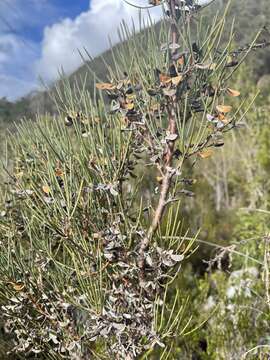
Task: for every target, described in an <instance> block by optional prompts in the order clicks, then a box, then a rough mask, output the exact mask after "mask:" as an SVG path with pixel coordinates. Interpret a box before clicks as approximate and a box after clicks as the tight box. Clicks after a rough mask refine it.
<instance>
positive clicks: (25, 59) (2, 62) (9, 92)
mask: <svg viewBox="0 0 270 360" xmlns="http://www.w3.org/2000/svg"><path fill="white" fill-rule="evenodd" d="M28 45H29V47H26V46H25V43H24V42H23V39H21V38H20V37H19V36H17V35H14V34H3V35H1V36H0V98H1V97H7V98H8V99H10V100H15V99H17V98H18V97H20V96H23V95H25V94H26V93H27V92H29V91H31V90H33V89H34V88H36V87H37V86H35V74H34V72H33V69H32V64H33V62H34V61H35V59H36V55H35V51H34V50H35V46H36V45H35V44H34V43H29V44H28Z"/></svg>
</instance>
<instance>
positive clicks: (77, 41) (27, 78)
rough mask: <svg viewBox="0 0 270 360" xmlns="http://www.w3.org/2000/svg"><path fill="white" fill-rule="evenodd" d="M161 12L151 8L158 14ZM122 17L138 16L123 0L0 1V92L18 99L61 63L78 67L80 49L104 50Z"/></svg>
mask: <svg viewBox="0 0 270 360" xmlns="http://www.w3.org/2000/svg"><path fill="white" fill-rule="evenodd" d="M134 3H137V4H142V5H145V4H147V0H135V1H134ZM160 14H161V10H160V9H153V10H152V16H153V18H154V19H158V18H159V17H160ZM123 18H124V19H125V20H126V21H127V22H129V21H131V18H133V19H134V20H135V22H136V19H138V13H137V10H136V9H135V8H132V7H130V6H128V5H127V4H125V3H124V2H123V0H91V1H89V0H0V97H7V98H8V99H10V100H15V99H17V98H19V97H21V96H24V95H25V94H27V93H29V92H31V91H34V90H37V89H39V88H40V87H39V86H40V85H39V84H40V83H39V81H38V79H39V77H41V78H42V79H43V80H44V81H45V82H47V83H50V82H52V81H54V80H55V79H56V78H57V76H58V71H59V69H60V68H61V67H63V69H64V70H65V71H66V72H67V73H70V72H72V71H74V70H76V69H77V68H78V67H79V66H80V64H81V59H80V56H79V54H78V49H83V48H84V47H86V48H87V49H88V51H89V52H90V53H91V55H92V56H96V55H98V54H100V53H101V52H103V51H104V50H106V49H107V48H108V44H109V42H108V36H110V37H111V39H112V41H113V42H114V43H116V42H117V40H118V39H117V31H116V30H117V27H118V26H119V23H120V22H121V20H122V19H123Z"/></svg>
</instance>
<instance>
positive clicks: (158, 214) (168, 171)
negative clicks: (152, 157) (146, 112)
mask: <svg viewBox="0 0 270 360" xmlns="http://www.w3.org/2000/svg"><path fill="white" fill-rule="evenodd" d="M169 6H170V14H171V21H172V24H171V41H172V43H173V44H175V43H177V40H178V35H177V27H176V14H175V0H169ZM175 101H176V99H175V97H174V98H173V99H172V100H170V102H169V103H168V106H167V113H168V132H169V133H170V134H172V135H173V134H177V125H176V103H175ZM174 147H175V140H174V141H169V142H168V143H167V144H166V148H165V151H164V168H165V173H164V176H163V179H162V185H161V191H160V197H159V201H158V205H157V208H156V210H155V213H154V216H153V220H152V223H151V225H150V227H149V229H148V232H147V234H146V236H145V237H144V239H143V240H142V242H141V244H140V249H139V262H138V265H139V268H140V270H141V280H143V279H144V267H145V252H146V251H147V250H148V248H149V245H150V241H151V239H152V236H153V235H154V234H155V232H156V230H157V229H158V226H159V225H160V223H161V220H162V217H163V214H164V211H165V208H166V205H167V200H168V194H169V190H170V187H171V180H172V177H173V175H174V174H175V170H174V169H173V168H172V167H171V166H172V162H173V153H174Z"/></svg>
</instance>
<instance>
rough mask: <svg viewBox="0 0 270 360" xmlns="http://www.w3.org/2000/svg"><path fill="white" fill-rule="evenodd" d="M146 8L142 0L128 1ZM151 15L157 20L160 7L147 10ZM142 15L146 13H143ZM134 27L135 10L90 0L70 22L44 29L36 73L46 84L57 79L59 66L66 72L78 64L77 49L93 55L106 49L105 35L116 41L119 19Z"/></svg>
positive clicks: (116, 0) (117, 0)
mask: <svg viewBox="0 0 270 360" xmlns="http://www.w3.org/2000/svg"><path fill="white" fill-rule="evenodd" d="M130 2H133V3H136V4H139V5H146V4H147V3H148V2H147V1H146V0H133V1H132V0H130ZM150 13H151V16H152V18H153V19H154V20H157V19H158V18H160V16H161V9H160V7H157V8H154V9H151V11H150ZM145 14H146V16H148V15H147V13H146V12H145ZM123 19H124V20H125V21H126V22H127V23H129V24H130V23H131V21H132V19H133V20H134V22H135V24H136V25H138V19H139V17H138V9H135V8H134V7H132V6H130V5H128V4H126V3H125V2H124V1H123V0H92V1H91V2H90V8H89V10H88V11H86V12H83V13H81V14H80V15H79V16H78V17H76V18H75V19H74V20H71V19H68V18H67V19H64V20H62V21H61V22H59V23H56V24H54V25H53V26H51V27H46V28H45V31H44V39H43V42H42V51H41V54H42V55H41V58H40V59H39V60H38V61H37V63H36V71H37V73H38V74H39V75H41V77H43V78H44V79H45V80H47V81H51V80H54V79H56V78H57V76H58V71H59V69H60V68H61V67H63V69H64V71H65V72H67V73H70V72H72V71H74V70H75V69H76V68H78V66H79V65H80V64H81V58H80V56H79V53H78V49H79V50H82V49H83V48H84V47H85V48H86V49H87V50H88V51H89V53H90V54H91V56H93V57H94V56H96V55H98V54H100V53H102V52H103V51H105V50H106V49H108V47H109V41H108V36H110V38H111V40H112V42H113V43H116V42H117V41H118V35H117V28H118V26H119V25H120V23H121V21H122V20H123Z"/></svg>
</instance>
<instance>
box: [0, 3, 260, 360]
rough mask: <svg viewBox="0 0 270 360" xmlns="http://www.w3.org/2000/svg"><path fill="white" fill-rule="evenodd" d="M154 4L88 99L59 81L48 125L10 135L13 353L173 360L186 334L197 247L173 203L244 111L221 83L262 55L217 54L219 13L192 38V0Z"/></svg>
mask: <svg viewBox="0 0 270 360" xmlns="http://www.w3.org/2000/svg"><path fill="white" fill-rule="evenodd" d="M161 3H163V4H164V5H166V6H167V7H166V12H165V14H164V15H165V18H164V20H163V21H162V24H161V26H160V29H159V31H158V32H156V31H155V30H154V29H153V27H147V26H145V25H144V21H143V20H142V24H141V30H143V31H141V32H140V33H139V34H135V31H131V30H130V29H128V27H127V26H126V25H125V24H123V25H122V29H121V31H120V37H121V40H122V44H121V46H120V47H119V48H118V49H119V50H118V51H117V52H113V59H114V64H113V66H108V73H109V76H108V82H100V81H99V79H96V80H97V81H96V85H95V92H94V98H92V97H91V96H90V94H89V93H88V92H87V91H86V90H85V84H82V86H81V87H79V86H78V88H77V89H76V91H73V89H72V88H71V87H70V86H69V84H68V83H65V84H64V87H63V90H62V91H58V101H57V107H58V109H59V118H57V119H56V118H55V119H52V118H50V117H43V118H42V119H38V121H37V122H34V123H31V126H29V123H27V124H26V125H25V124H22V126H21V127H20V129H19V130H20V131H19V135H18V136H17V135H16V136H13V137H12V138H11V144H12V148H13V152H14V154H13V159H14V160H13V167H12V170H8V172H9V184H8V186H7V188H6V190H5V192H4V194H3V205H2V209H1V217H0V227H1V234H0V239H1V254H0V262H1V263H0V268H1V283H0V289H1V290H0V294H1V297H0V299H1V305H2V318H3V321H4V326H5V330H6V331H7V332H8V333H10V334H12V336H13V341H14V346H13V348H12V349H11V351H12V352H13V353H14V352H15V353H17V354H22V356H24V357H26V356H34V355H35V354H38V355H36V356H38V358H40V359H42V358H45V359H49V358H52V359H61V358H68V359H88V358H89V357H93V358H97V359H108V358H109V357H111V358H113V359H135V358H138V357H140V356H142V358H144V359H151V358H153V359H155V358H159V359H169V358H172V359H173V358H175V344H176V343H177V342H178V341H179V339H181V337H183V336H184V335H186V334H187V333H190V332H192V331H195V330H196V329H194V328H191V327H190V319H186V318H185V317H184V313H185V309H186V307H187V300H188V299H187V296H186V294H183V293H182V292H181V288H179V287H177V286H176V281H175V280H176V279H179V278H181V271H180V270H181V265H182V263H183V262H184V261H186V260H187V258H188V256H189V255H190V252H191V250H192V247H193V243H194V240H195V239H191V240H188V237H187V234H184V233H183V232H182V231H181V226H182V225H181V222H180V220H179V216H178V214H179V210H180V200H181V198H182V197H183V196H187V197H192V196H193V192H192V186H193V184H194V179H193V178H192V177H190V173H191V171H190V170H191V169H192V168H193V167H194V166H195V165H196V163H197V162H198V161H201V160H202V161H204V159H206V158H208V157H210V156H211V155H212V154H213V152H214V151H218V148H219V147H222V146H223V145H224V134H225V133H227V132H228V131H230V130H233V129H235V128H237V127H238V123H239V122H241V120H242V119H243V117H244V116H245V114H246V112H247V111H248V109H249V107H250V106H251V103H252V102H251V103H249V104H246V103H245V101H244V100H243V101H242V102H241V103H240V105H239V106H234V103H235V102H234V98H237V97H239V96H240V92H239V91H238V90H235V89H232V88H231V87H229V80H230V79H231V77H232V75H233V74H234V72H235V71H236V70H237V69H238V67H239V65H240V64H241V63H242V61H243V60H244V59H245V57H246V55H247V53H248V52H249V51H250V50H251V49H254V48H257V47H258V46H260V47H261V46H264V44H259V45H258V44H256V43H255V41H256V39H255V40H254V42H253V43H252V44H251V45H249V46H247V47H244V48H241V49H237V50H235V49H233V48H232V36H231V38H230V41H229V42H228V43H227V44H226V45H225V46H224V44H223V45H221V44H222V42H221V41H222V33H223V30H224V27H225V26H226V20H225V17H226V11H227V9H226V10H225V12H224V14H223V15H222V16H221V17H218V16H216V17H215V18H214V19H213V23H212V25H211V26H208V28H207V29H206V30H204V28H203V26H202V21H201V18H200V16H199V15H200V14H199V13H198V11H199V10H200V7H199V6H198V5H196V4H195V3H194V2H193V1H176V0H170V1H163V2H162V1H157V0H156V1H153V0H152V1H150V6H158V5H160V4H161ZM193 20H195V21H193ZM149 21H150V20H149ZM148 25H149V24H148ZM243 108H244V109H245V110H244V111H243ZM149 179H152V180H153V181H150V180H149Z"/></svg>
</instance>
